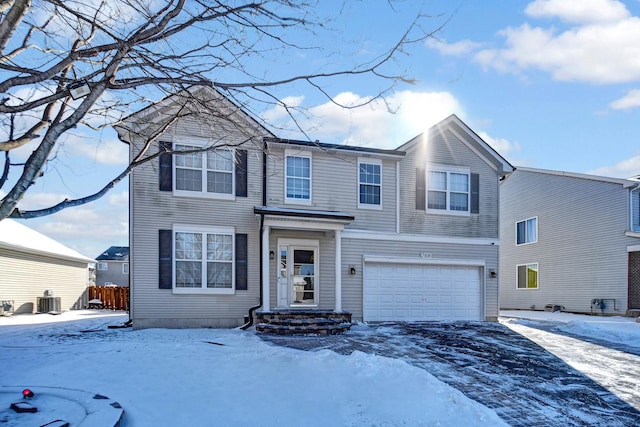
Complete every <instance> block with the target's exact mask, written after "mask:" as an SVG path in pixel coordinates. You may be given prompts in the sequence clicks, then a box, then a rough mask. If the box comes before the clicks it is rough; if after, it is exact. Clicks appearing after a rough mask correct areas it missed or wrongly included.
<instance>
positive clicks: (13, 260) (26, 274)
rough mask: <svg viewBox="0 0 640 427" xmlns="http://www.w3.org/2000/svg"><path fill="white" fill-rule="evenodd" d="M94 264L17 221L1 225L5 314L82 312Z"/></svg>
mask: <svg viewBox="0 0 640 427" xmlns="http://www.w3.org/2000/svg"><path fill="white" fill-rule="evenodd" d="M94 262H95V261H94V260H93V259H91V258H89V257H86V256H84V255H82V254H80V253H78V252H76V251H74V250H73V249H71V248H69V247H67V246H65V245H63V244H61V243H59V242H56V241H55V240H53V239H50V238H49V237H47V236H45V235H43V234H40V233H38V232H37V231H35V230H32V229H31V228H29V227H27V226H25V225H23V224H21V223H19V222H17V221H14V220H11V219H4V220H2V221H0V301H2V302H3V304H2V306H3V307H2V308H3V311H5V312H8V313H11V312H13V313H33V312H49V311H66V310H70V309H76V308H83V307H84V305H85V304H86V302H85V301H84V298H85V294H86V289H87V285H88V284H89V281H90V274H91V273H90V268H89V264H90V263H94ZM10 305H11V307H9V306H10Z"/></svg>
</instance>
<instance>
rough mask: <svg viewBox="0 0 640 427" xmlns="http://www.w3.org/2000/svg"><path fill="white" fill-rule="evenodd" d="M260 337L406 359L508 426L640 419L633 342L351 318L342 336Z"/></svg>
mask: <svg viewBox="0 0 640 427" xmlns="http://www.w3.org/2000/svg"><path fill="white" fill-rule="evenodd" d="M516 330H517V331H516ZM261 337H262V338H263V339H264V340H266V341H269V342H271V343H273V344H276V345H284V346H288V347H293V348H298V349H301V350H309V351H314V350H320V349H329V350H332V351H335V352H337V353H340V354H345V355H346V354H351V353H352V352H354V351H362V352H365V353H373V354H377V355H380V356H386V357H392V358H397V359H402V360H405V361H406V362H407V363H409V364H411V365H415V366H418V367H420V368H423V369H425V370H426V371H428V372H429V373H431V374H432V375H434V376H435V377H436V378H438V379H439V380H441V381H444V382H445V383H447V384H449V385H451V386H452V387H454V388H456V389H458V390H460V391H461V392H463V393H464V394H465V395H467V396H468V397H470V398H471V399H473V400H476V401H477V402H480V403H482V404H484V405H485V406H487V407H489V408H492V409H494V410H495V411H496V413H497V414H498V415H499V416H500V417H501V418H502V419H503V420H505V421H506V422H507V423H509V424H511V425H513V426H536V427H539V426H556V425H558V426H560V425H561V426H602V427H604V426H607V427H613V426H621V427H622V426H636V425H640V412H639V410H640V388H639V387H638V386H636V382H637V379H638V378H639V376H638V375H640V356H639V355H638V354H634V351H633V349H626V348H624V347H623V348H617V349H615V350H614V349H612V348H609V347H608V346H607V344H606V343H602V342H587V341H584V340H583V339H579V338H576V337H570V336H564V335H557V334H554V333H553V332H552V331H550V330H544V328H542V329H535V328H529V327H525V326H522V325H515V327H511V328H510V327H507V326H506V325H504V324H501V323H489V322H451V323H438V322H425V323H380V324H375V325H356V326H354V327H353V328H352V330H351V332H350V333H349V334H346V335H342V336H328V337H281V336H267V335H264V334H261ZM636 353H637V351H636ZM554 354H555V355H554ZM556 355H557V356H556ZM560 357H562V359H561V358H560ZM563 359H564V360H568V361H569V363H570V364H571V365H573V366H576V367H577V368H579V369H580V370H577V369H576V368H574V367H572V366H571V365H570V364H568V363H567V362H565V361H563ZM629 370H631V371H632V372H629ZM582 372H588V373H589V375H591V377H593V378H594V379H595V381H594V379H591V378H589V377H587V376H586V375H585V374H583V373H582ZM630 374H631V375H630ZM625 378H634V379H635V380H636V381H629V380H625ZM596 381H598V382H596ZM599 383H600V384H604V385H605V386H606V387H607V388H604V387H603V386H602V385H600V384H599Z"/></svg>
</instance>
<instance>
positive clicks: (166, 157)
mask: <svg viewBox="0 0 640 427" xmlns="http://www.w3.org/2000/svg"><path fill="white" fill-rule="evenodd" d="M159 145H160V151H161V152H162V154H160V191H171V190H172V189H173V154H171V150H172V148H173V147H172V145H173V144H171V143H170V142H167V141H160V144H159ZM166 151H169V153H167V152H166Z"/></svg>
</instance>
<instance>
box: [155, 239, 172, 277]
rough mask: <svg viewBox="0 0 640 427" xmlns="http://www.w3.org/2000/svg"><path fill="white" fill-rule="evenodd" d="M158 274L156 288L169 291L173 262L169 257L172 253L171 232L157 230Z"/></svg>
mask: <svg viewBox="0 0 640 427" xmlns="http://www.w3.org/2000/svg"><path fill="white" fill-rule="evenodd" d="M158 248H159V251H158V252H159V259H158V261H159V262H158V265H159V274H158V288H160V289H171V288H172V287H173V286H172V285H173V283H172V282H173V274H172V266H173V261H172V259H171V255H172V252H173V250H172V249H173V231H172V230H159V240H158Z"/></svg>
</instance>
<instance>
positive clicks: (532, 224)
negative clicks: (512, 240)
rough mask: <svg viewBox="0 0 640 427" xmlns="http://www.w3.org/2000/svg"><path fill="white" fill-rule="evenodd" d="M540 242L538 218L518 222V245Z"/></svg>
mask: <svg viewBox="0 0 640 427" xmlns="http://www.w3.org/2000/svg"><path fill="white" fill-rule="evenodd" d="M537 241H538V218H537V217H534V218H529V219H526V220H524V221H518V222H516V245H525V244H528V243H535V242H537Z"/></svg>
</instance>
